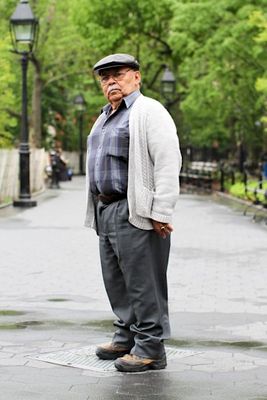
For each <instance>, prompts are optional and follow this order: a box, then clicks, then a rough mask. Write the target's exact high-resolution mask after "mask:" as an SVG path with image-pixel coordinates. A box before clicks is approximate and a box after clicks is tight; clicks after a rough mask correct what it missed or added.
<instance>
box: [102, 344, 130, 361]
mask: <svg viewBox="0 0 267 400" xmlns="http://www.w3.org/2000/svg"><path fill="white" fill-rule="evenodd" d="M130 351H131V349H129V348H128V347H125V346H122V345H121V344H116V343H103V344H100V345H99V346H97V348H96V352H95V354H96V355H97V357H98V358H101V360H116V358H118V357H122V356H124V355H125V354H128V353H130Z"/></svg>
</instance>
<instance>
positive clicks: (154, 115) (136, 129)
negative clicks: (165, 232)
mask: <svg viewBox="0 0 267 400" xmlns="http://www.w3.org/2000/svg"><path fill="white" fill-rule="evenodd" d="M99 118H101V116H100V117H99ZM97 122H98V120H97V121H96V123H95V124H97ZM93 129H94V127H93V128H92V130H93ZM129 133H130V141H129V167H128V191H127V200H128V205H129V222H130V223H131V224H132V225H134V226H135V227H137V228H139V229H144V230H149V229H153V226H152V223H151V219H153V220H156V221H160V222H165V223H171V221H172V214H173V211H174V207H175V204H176V201H177V198H178V195H179V172H180V169H181V163H182V158H181V153H180V148H179V141H178V136H177V133H176V127H175V124H174V122H173V120H172V118H171V116H170V114H169V113H168V111H167V110H166V109H165V108H164V107H163V106H162V105H161V104H160V103H159V102H158V101H156V100H154V99H151V98H149V97H146V96H143V95H140V96H139V97H138V98H137V99H136V100H135V102H134V104H133V106H132V108H131V112H130V117H129ZM89 154H90V148H89V147H88V150H87V168H86V202H87V207H86V219H85V226H88V227H91V228H94V229H96V220H95V207H94V202H93V197H92V194H91V192H90V183H89V182H90V181H89V173H88V164H89V163H88V160H89Z"/></svg>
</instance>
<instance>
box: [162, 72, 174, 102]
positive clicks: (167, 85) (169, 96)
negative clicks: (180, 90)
mask: <svg viewBox="0 0 267 400" xmlns="http://www.w3.org/2000/svg"><path fill="white" fill-rule="evenodd" d="M175 87H176V80H175V77H174V75H173V73H172V71H171V70H170V69H169V68H168V67H167V66H165V70H164V72H163V75H162V78H161V92H162V95H163V97H164V99H165V100H166V104H165V106H166V108H167V109H169V108H170V106H171V104H172V102H173V99H174V95H175Z"/></svg>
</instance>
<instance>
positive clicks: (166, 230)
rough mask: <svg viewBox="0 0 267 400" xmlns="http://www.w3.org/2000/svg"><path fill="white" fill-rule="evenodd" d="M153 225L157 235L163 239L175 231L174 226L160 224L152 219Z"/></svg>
mask: <svg viewBox="0 0 267 400" xmlns="http://www.w3.org/2000/svg"><path fill="white" fill-rule="evenodd" d="M152 225H153V228H154V231H155V232H157V234H158V235H159V236H161V237H162V238H163V239H165V238H166V237H167V236H169V235H170V234H171V232H172V231H173V226H172V225H171V224H166V223H164V222H159V221H155V220H153V219H152Z"/></svg>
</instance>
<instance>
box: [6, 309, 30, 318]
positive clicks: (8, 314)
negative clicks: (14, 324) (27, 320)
mask: <svg viewBox="0 0 267 400" xmlns="http://www.w3.org/2000/svg"><path fill="white" fill-rule="evenodd" d="M24 314H25V312H23V311H16V310H0V317H16V316H17V315H24Z"/></svg>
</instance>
